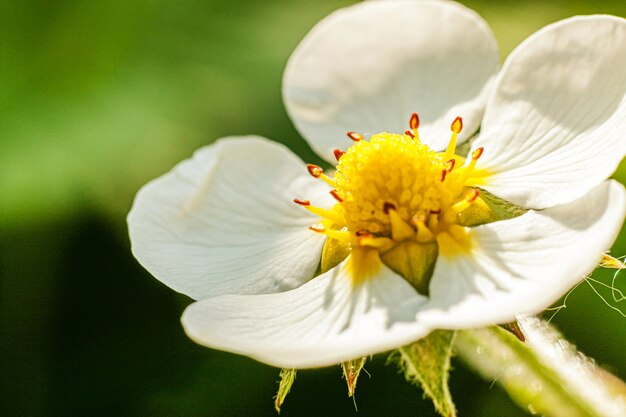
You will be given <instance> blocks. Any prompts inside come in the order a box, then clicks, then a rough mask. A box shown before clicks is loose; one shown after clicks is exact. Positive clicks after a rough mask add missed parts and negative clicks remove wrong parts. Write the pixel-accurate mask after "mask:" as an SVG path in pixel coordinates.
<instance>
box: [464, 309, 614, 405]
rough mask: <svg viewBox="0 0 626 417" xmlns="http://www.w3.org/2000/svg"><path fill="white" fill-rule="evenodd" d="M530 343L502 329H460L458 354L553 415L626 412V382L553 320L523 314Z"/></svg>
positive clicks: (525, 401) (523, 326)
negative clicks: (579, 347)
mask: <svg viewBox="0 0 626 417" xmlns="http://www.w3.org/2000/svg"><path fill="white" fill-rule="evenodd" d="M519 324H520V327H521V329H522V331H523V332H524V335H525V336H526V343H522V342H520V341H519V340H518V339H517V338H515V337H514V336H513V335H512V334H510V333H508V332H506V331H505V330H503V329H501V328H499V327H489V328H485V329H477V330H464V331H459V332H458V334H457V338H456V340H455V348H456V350H457V352H458V355H459V357H460V358H461V359H462V360H463V361H464V362H465V363H467V364H468V365H469V366H470V367H471V368H473V369H475V370H476V371H478V372H479V373H480V374H481V375H482V376H483V377H484V378H485V379H489V380H493V381H496V382H498V383H499V384H500V385H501V386H502V387H503V388H504V389H505V390H506V391H507V392H508V394H509V395H510V396H511V398H512V399H513V400H514V401H515V402H516V403H517V404H518V405H520V406H521V407H522V408H525V409H527V410H528V411H529V412H530V413H531V414H545V415H546V416H550V417H561V416H562V417H598V416H606V417H613V416H621V415H626V384H624V382H622V381H621V380H619V379H618V378H617V377H615V376H613V375H611V374H609V373H608V372H606V371H603V370H601V369H600V368H598V367H597V366H596V365H595V364H594V363H593V361H592V360H590V359H588V358H586V357H585V356H584V355H583V354H581V353H580V352H578V351H577V350H576V349H575V347H574V346H573V345H571V344H570V343H569V342H567V341H566V340H565V339H563V337H562V336H561V335H560V334H559V333H558V332H557V331H556V330H554V328H553V327H551V326H550V325H549V324H548V323H546V322H545V321H542V320H540V319H538V318H536V317H534V316H525V317H520V318H519Z"/></svg>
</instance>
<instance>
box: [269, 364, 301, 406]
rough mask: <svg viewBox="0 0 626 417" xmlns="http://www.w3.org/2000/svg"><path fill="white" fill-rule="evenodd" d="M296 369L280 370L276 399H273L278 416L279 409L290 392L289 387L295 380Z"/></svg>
mask: <svg viewBox="0 0 626 417" xmlns="http://www.w3.org/2000/svg"><path fill="white" fill-rule="evenodd" d="M296 372H297V370H296V369H286V368H283V369H281V370H280V381H279V382H278V392H277V393H276V397H275V398H274V408H275V409H276V412H277V413H278V414H280V407H282V405H283V403H284V402H285V398H287V394H289V391H291V386H292V385H293V383H294V381H295V380H296Z"/></svg>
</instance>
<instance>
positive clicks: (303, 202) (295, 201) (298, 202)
mask: <svg viewBox="0 0 626 417" xmlns="http://www.w3.org/2000/svg"><path fill="white" fill-rule="evenodd" d="M293 202H294V203H296V204H299V205H301V206H310V205H311V202H310V201H309V200H300V199H298V198H294V199H293Z"/></svg>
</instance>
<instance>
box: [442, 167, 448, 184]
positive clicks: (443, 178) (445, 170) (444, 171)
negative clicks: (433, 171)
mask: <svg viewBox="0 0 626 417" xmlns="http://www.w3.org/2000/svg"><path fill="white" fill-rule="evenodd" d="M446 175H448V170H447V169H442V170H441V182H444V181H445V180H446Z"/></svg>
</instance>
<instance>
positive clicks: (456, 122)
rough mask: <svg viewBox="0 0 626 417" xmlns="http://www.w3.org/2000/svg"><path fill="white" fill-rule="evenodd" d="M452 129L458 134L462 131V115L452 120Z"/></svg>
mask: <svg viewBox="0 0 626 417" xmlns="http://www.w3.org/2000/svg"><path fill="white" fill-rule="evenodd" d="M450 130H452V131H453V132H454V133H456V134H457V135H458V134H459V133H461V130H463V119H462V118H461V117H460V116H459V117H457V118H456V119H454V122H452V125H451V126H450Z"/></svg>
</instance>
